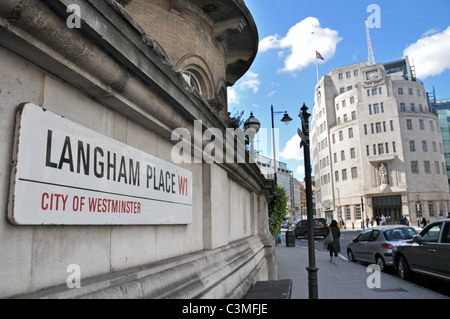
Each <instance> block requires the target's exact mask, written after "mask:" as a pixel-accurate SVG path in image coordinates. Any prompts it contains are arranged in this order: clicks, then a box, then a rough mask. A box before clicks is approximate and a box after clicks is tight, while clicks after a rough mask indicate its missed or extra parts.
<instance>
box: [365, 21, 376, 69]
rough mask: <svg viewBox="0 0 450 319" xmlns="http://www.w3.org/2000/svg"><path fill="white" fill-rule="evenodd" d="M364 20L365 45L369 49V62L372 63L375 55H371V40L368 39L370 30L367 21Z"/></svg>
mask: <svg viewBox="0 0 450 319" xmlns="http://www.w3.org/2000/svg"><path fill="white" fill-rule="evenodd" d="M365 21H366V34H367V47H368V49H369V64H370V65H374V64H376V63H375V56H374V55H373V48H372V41H371V40H370V32H369V23H368V22H367V19H366V20H365Z"/></svg>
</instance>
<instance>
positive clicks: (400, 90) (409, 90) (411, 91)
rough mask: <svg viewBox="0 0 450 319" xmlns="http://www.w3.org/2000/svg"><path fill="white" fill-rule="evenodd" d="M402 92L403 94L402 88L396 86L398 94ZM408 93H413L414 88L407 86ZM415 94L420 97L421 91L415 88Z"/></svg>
mask: <svg viewBox="0 0 450 319" xmlns="http://www.w3.org/2000/svg"><path fill="white" fill-rule="evenodd" d="M403 94H404V90H403V88H398V95H403ZM408 94H409V95H414V89H413V88H408ZM416 94H417V96H418V97H421V96H422V91H420V90H419V89H417V91H416ZM423 96H425V93H424V94H423Z"/></svg>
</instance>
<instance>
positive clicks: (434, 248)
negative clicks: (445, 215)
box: [394, 219, 450, 281]
mask: <svg viewBox="0 0 450 319" xmlns="http://www.w3.org/2000/svg"><path fill="white" fill-rule="evenodd" d="M394 262H395V266H396V268H397V270H398V272H399V275H400V278H402V279H405V280H410V279H412V277H413V275H414V274H422V275H427V276H432V277H435V278H438V279H444V280H448V281H450V219H442V220H437V221H434V222H432V223H430V224H428V225H427V226H426V227H425V228H424V229H423V230H422V231H421V232H420V233H419V235H416V236H414V237H413V239H412V240H410V241H407V242H405V243H403V244H402V245H399V246H397V247H396V249H395V251H394Z"/></svg>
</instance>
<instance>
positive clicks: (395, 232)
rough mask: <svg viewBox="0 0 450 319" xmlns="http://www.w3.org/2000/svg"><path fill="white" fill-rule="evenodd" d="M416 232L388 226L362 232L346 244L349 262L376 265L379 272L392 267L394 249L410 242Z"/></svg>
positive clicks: (406, 227)
mask: <svg viewBox="0 0 450 319" xmlns="http://www.w3.org/2000/svg"><path fill="white" fill-rule="evenodd" d="M416 234H417V231H416V230H415V229H414V228H413V227H410V226H404V225H390V226H379V227H373V228H369V229H366V230H363V231H362V232H361V233H360V234H359V235H358V236H357V237H356V238H355V239H353V241H351V242H350V243H349V244H347V255H348V259H349V260H350V261H362V262H367V263H376V264H377V265H378V267H379V268H380V270H381V271H384V270H385V269H386V266H388V267H392V266H394V247H395V246H397V245H399V244H400V243H401V242H402V241H404V240H410V239H412V238H413V236H414V235H416Z"/></svg>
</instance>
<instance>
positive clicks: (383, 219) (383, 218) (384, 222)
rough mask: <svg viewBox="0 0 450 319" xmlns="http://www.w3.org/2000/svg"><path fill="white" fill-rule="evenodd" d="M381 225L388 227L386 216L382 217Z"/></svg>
mask: <svg viewBox="0 0 450 319" xmlns="http://www.w3.org/2000/svg"><path fill="white" fill-rule="evenodd" d="M381 225H382V226H384V225H386V217H384V214H382V215H381Z"/></svg>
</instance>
